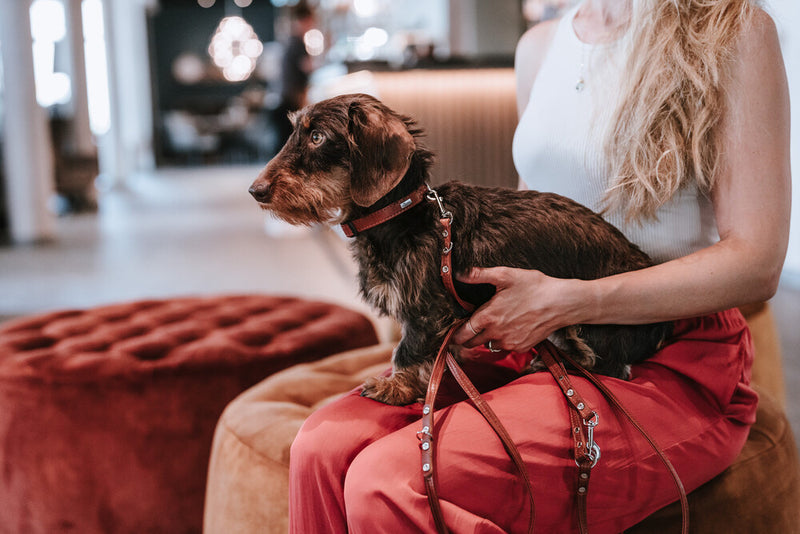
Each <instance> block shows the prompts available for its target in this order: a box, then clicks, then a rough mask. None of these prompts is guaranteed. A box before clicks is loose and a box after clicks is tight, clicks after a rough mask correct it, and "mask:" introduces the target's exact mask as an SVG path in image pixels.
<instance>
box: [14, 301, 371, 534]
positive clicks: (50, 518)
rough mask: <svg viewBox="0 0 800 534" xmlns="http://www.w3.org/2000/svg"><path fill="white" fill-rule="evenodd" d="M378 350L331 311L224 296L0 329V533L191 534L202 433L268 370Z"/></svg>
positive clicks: (198, 509) (201, 480)
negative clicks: (364, 349)
mask: <svg viewBox="0 0 800 534" xmlns="http://www.w3.org/2000/svg"><path fill="white" fill-rule="evenodd" d="M376 342H377V337H376V335H375V331H374V329H373V326H372V324H371V323H370V321H369V320H368V319H367V318H365V317H364V316H362V315H361V314H358V313H356V312H354V311H350V310H347V309H344V308H341V307H339V306H336V305H332V304H326V303H321V302H310V301H305V300H300V299H295V298H278V297H267V296H227V297H213V298H180V299H171V300H163V301H157V300H150V301H141V302H133V303H127V304H120V305H114V306H106V307H100V308H95V309H91V310H84V311H77V310H76V311H63V312H56V313H49V314H44V315H39V316H35V317H31V318H26V319H21V320H17V321H12V322H9V323H6V324H4V325H2V327H0V466H1V467H2V472H0V533H2V534H12V533H48V534H50V533H55V532H79V533H81V534H92V533H100V532H103V533H106V532H113V533H137V534H138V533H144V532H152V533H156V532H158V533H170V534H178V533H185V532H187V533H188V532H199V531H200V530H201V525H202V517H203V511H202V507H203V496H204V491H205V482H206V472H207V466H208V457H209V451H210V448H211V439H212V434H213V431H214V426H215V424H216V422H217V420H218V419H219V416H220V414H221V413H222V411H223V409H224V407H225V405H226V404H227V403H228V402H229V401H230V400H231V399H233V398H234V397H235V396H236V395H237V394H239V393H240V392H242V391H243V390H245V389H246V388H248V387H249V386H251V385H253V384H255V383H257V382H259V381H260V380H261V379H263V378H264V377H266V376H268V375H270V374H272V373H273V372H275V371H277V370H279V369H283V368H285V367H288V366H290V365H293V364H295V363H298V362H307V361H311V360H316V359H319V358H321V357H324V356H328V355H330V354H334V353H338V352H342V351H344V350H348V349H352V348H355V347H359V346H364V345H372V344H374V343H376Z"/></svg>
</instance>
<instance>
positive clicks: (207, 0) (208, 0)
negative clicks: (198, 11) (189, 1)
mask: <svg viewBox="0 0 800 534" xmlns="http://www.w3.org/2000/svg"><path fill="white" fill-rule="evenodd" d="M214 2H216V0H197V3H198V4H200V7H211V6H213V5H214Z"/></svg>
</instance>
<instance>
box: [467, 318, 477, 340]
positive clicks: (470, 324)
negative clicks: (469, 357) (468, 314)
mask: <svg viewBox="0 0 800 534" xmlns="http://www.w3.org/2000/svg"><path fill="white" fill-rule="evenodd" d="M467 326H468V327H469V329H470V330H472V333H473V334H475V335H476V336H477V335H478V334H479V332H476V331H475V329H474V328H473V327H472V323H471V322H469V319H467Z"/></svg>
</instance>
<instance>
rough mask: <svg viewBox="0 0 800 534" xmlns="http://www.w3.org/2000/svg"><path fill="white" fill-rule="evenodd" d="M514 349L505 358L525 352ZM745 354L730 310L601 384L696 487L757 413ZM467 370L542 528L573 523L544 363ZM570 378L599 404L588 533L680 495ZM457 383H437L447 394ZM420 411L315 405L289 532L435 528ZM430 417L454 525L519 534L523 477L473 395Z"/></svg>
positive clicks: (298, 448)
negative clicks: (526, 477) (509, 442)
mask: <svg viewBox="0 0 800 534" xmlns="http://www.w3.org/2000/svg"><path fill="white" fill-rule="evenodd" d="M510 356H511V359H510V360H509V361H511V362H512V363H513V361H515V360H514V357H515V356H516V357H517V360H518V359H519V355H514V354H512V355H510ZM752 357H753V356H752V343H751V340H750V333H749V331H748V329H747V326H746V324H745V321H744V319H743V318H742V316H741V314H740V313H739V312H738V311H736V310H731V311H727V312H722V313H718V314H714V315H710V316H706V317H700V318H695V319H688V320H682V321H678V322H677V324H676V328H675V331H674V334H673V338H672V339H671V342H670V343H669V344H668V345H667V346H666V347H664V348H663V349H662V350H661V351H659V353H658V354H656V355H655V356H654V357H653V358H651V359H649V360H647V361H646V362H644V363H641V364H638V365H635V366H634V367H633V374H632V377H631V379H630V380H629V381H623V380H617V379H613V378H603V382H604V383H605V384H606V385H607V386H608V387H609V388H611V390H612V391H613V392H614V393H615V394H616V395H617V397H619V399H620V400H621V401H622V403H623V404H624V405H625V406H626V407H627V408H628V410H629V411H630V412H631V413H632V414H633V415H634V417H636V418H637V419H638V420H639V422H640V423H641V424H642V425H643V426H644V427H645V429H646V430H647V431H648V432H649V433H650V435H651V436H653V438H654V439H655V440H656V442H657V443H658V444H659V445H660V446H661V448H662V449H663V450H664V451H665V452H666V453H667V455H668V457H669V458H670V460H671V461H672V463H673V464H674V466H675V468H676V469H677V471H678V473H679V474H680V477H681V479H682V480H683V483H684V485H685V487H686V490H687V491H691V490H693V489H695V488H697V487H698V486H700V485H701V484H703V483H704V482H706V481H708V480H710V479H711V478H712V477H714V476H715V475H717V474H719V473H720V472H722V471H723V470H724V469H725V468H726V467H727V466H728V465H730V464H731V462H732V461H733V460H734V459H735V457H736V455H737V454H738V453H739V452H740V450H741V448H742V446H743V445H744V442H745V440H746V438H747V434H748V430H749V426H750V425H751V424H752V423H753V422H754V421H755V411H756V405H757V403H758V397H757V395H756V394H755V392H754V391H753V390H752V389H750V387H749V385H748V384H749V380H750V366H751V363H752ZM506 363H508V362H506ZM510 366H511V367H514V365H510ZM474 367H480V366H473V368H472V369H467V371H468V373H469V374H470V376H471V377H473V379H474V380H476V381H477V380H478V378H477V377H478V376H480V377H481V380H480V384H477V383H476V385H479V387H480V388H481V389H482V390H484V391H486V390H489V389H491V388H492V387H495V389H491V390H490V391H488V392H486V393H485V394H484V398H485V399H486V400H487V401H488V402H489V404H490V405H491V406H492V408H493V409H494V411H495V412H496V413H497V415H498V416H499V418H500V420H501V421H502V422H503V424H504V425H505V427H506V428H507V429H508V431H509V433H510V434H511V437H512V438H513V439H514V442H515V443H516V444H517V446H518V448H519V450H520V453H521V454H522V456H523V459H524V460H525V462H526V464H527V466H528V469H529V473H530V476H531V479H532V482H533V487H534V498H535V506H536V510H535V513H536V517H535V528H536V531H537V532H542V533H566V532H575V531H577V522H576V519H575V506H576V504H575V499H574V481H575V477H576V466H575V462H574V461H573V459H572V456H571V454H572V452H571V446H572V442H571V437H570V433H569V429H570V423H569V415H568V408H567V404H566V401H565V399H564V397H563V395H562V393H561V392H560V390H559V389H558V387H557V386H556V385H555V382H554V380H553V377H552V376H551V375H550V374H549V373H547V372H540V373H535V374H529V375H525V376H522V377H518V378H516V379H513V377H514V376H518V375H516V374H515V373H514V371H512V370H511V369H508V368H504V367H502V366H498V365H488V364H484V365H483V368H482V369H480V373H479V375H476V372H475V371H476V370H475V368H474ZM505 382H508V383H505ZM504 383H505V384H504ZM503 384H504V385H503ZM573 384H574V386H575V388H576V389H578V390H579V391H580V392H581V394H582V395H583V396H584V398H585V399H586V400H587V401H588V403H589V404H590V405H591V406H593V407H594V408H595V410H596V411H597V412H598V414H599V425H598V426H597V428H596V429H595V440H596V442H597V443H598V444H599V446H600V448H601V451H602V456H601V459H600V461H599V462H598V464H597V466H596V467H595V468H594V469H593V470H592V477H591V483H590V485H589V498H588V516H589V526H590V532H591V533H592V534H600V533H616V532H621V531H622V530H624V529H626V528H628V527H630V526H632V525H634V524H636V523H637V522H639V521H641V520H642V519H644V518H645V517H646V516H648V515H650V514H651V513H653V512H655V511H656V510H658V509H659V508H661V507H663V506H665V505H667V504H669V503H670V502H672V501H675V500H677V498H678V494H677V490H676V489H675V486H674V484H673V482H672V479H671V478H670V476H669V473H668V472H667V470H666V469H665V468H664V466H663V465H662V464H661V462H660V460H659V459H658V457H657V456H656V455H655V453H654V452H653V450H652V449H651V448H650V446H649V445H648V444H647V442H646V441H645V440H644V439H643V438H642V437H641V436H640V435H639V434H638V433H637V432H636V430H635V429H633V428H632V427H631V426H630V424H629V423H628V422H627V421H626V420H624V419H623V418H622V417H621V416H618V415H617V414H616V413H615V411H614V409H613V408H612V407H610V406H609V405H608V403H607V402H606V401H605V400H604V399H603V397H602V395H600V394H599V393H598V392H597V390H596V389H595V388H594V387H593V386H592V385H591V384H590V383H588V382H587V381H586V380H585V379H583V378H581V377H575V378H573ZM498 385H499V386H501V387H498ZM456 388H457V386H454V383H450V384H449V385H445V384H443V389H447V390H449V391H450V392H451V396H452V395H456V393H455V389H456ZM445 393H447V392H446V391H445ZM453 400H454V399H451V402H452V401H453ZM437 405H438V406H442V400H439V401H438V402H437ZM420 414H421V405H420V404H414V405H410V406H400V407H398V406H387V405H384V404H381V403H378V402H375V401H372V400H370V399H366V398H363V397H360V396H359V395H358V391H357V390H356V391H353V392H351V393H350V394H348V395H346V396H345V397H343V398H341V399H340V400H337V401H335V402H333V403H331V404H329V405H327V406H325V407H323V408H321V409H319V410H318V411H316V412H315V413H314V414H312V415H311V417H309V419H308V420H307V421H306V422H305V424H304V425H303V427H302V429H301V430H300V433H299V434H298V436H297V438H296V440H295V442H294V444H293V445H292V450H291V466H290V497H289V505H290V531H291V532H293V533H298V534H312V533H316V532H319V533H340V532H354V533H360V532H365V533H366V532H369V533H372V534H375V533H381V532H386V533H391V534H396V533H398V532H435V531H436V529H435V527H434V523H433V520H432V516H431V512H430V509H429V507H428V502H427V498H426V493H425V486H424V482H423V478H422V472H421V470H420V451H419V441H418V440H417V437H416V432H417V431H418V430H419V429H420V424H419V420H420ZM436 424H437V440H438V442H437V445H436V446H437V449H436V451H437V465H436V468H437V477H438V480H437V483H438V488H439V493H440V497H441V500H442V511H443V515H444V518H445V521H446V522H447V524H448V527H449V528H450V530H451V532H454V533H502V532H509V533H516V532H525V531H526V528H527V522H528V514H529V506H528V501H527V496H526V494H525V490H524V487H523V485H522V483H521V481H520V478H519V475H518V474H517V473H516V471H515V469H514V467H513V464H512V463H511V461H510V460H509V458H508V455H507V453H506V451H505V450H504V449H503V446H502V445H501V443H500V441H499V440H498V438H497V437H496V436H495V434H494V432H492V430H491V429H490V428H489V426H488V425H487V424H486V422H485V421H484V419H483V418H482V417H481V415H480V414H479V413H478V412H477V411H476V410H475V408H474V407H473V406H472V405H471V404H469V403H468V402H453V403H452V404H450V405H449V406H447V407H444V408H440V409H439V410H438V411H437V413H436Z"/></svg>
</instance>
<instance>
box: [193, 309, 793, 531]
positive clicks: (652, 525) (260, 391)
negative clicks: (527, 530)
mask: <svg viewBox="0 0 800 534" xmlns="http://www.w3.org/2000/svg"><path fill="white" fill-rule="evenodd" d="M755 311H756V314H757V315H759V314H761V315H759V317H762V318H763V314H766V313H769V310H768V308H759V309H758V310H755ZM752 317H753V316H752V315H751V316H750V317H749V318H748V320H750V318H752ZM759 317H756V319H758V318H759ZM751 324H754V323H751ZM772 328H773V326H772V323H771V322H767V323H763V324H762V326H759V327H758V329H757V330H755V329H754V337H755V338H756V346H757V347H766V346H767V344H765V342H766V341H767V339H766V338H769V337H770V336H773V335H774V330H772ZM392 348H393V345H391V344H384V345H376V346H373V347H368V348H362V349H358V350H354V351H350V352H347V353H343V354H339V355H336V356H331V357H329V358H326V359H324V360H321V361H318V362H314V363H310V364H304V365H298V366H295V367H292V368H291V369H287V370H285V371H282V372H280V373H277V374H275V375H274V376H272V377H270V378H269V379H267V380H264V381H263V382H261V383H260V384H258V385H256V386H254V387H253V388H251V389H249V390H248V391H246V392H245V393H243V394H242V395H240V396H239V397H238V398H237V399H236V400H235V401H234V402H232V403H231V404H230V405H229V406H228V407H227V408H226V410H225V412H224V413H223V415H222V418H221V419H220V421H219V423H218V425H217V430H216V433H215V436H214V444H213V449H212V454H211V462H210V466H209V477H208V488H207V491H206V508H205V520H204V532H205V533H206V534H243V533H256V532H258V533H268V534H272V533H275V534H278V533H285V532H286V531H287V526H288V525H287V513H288V502H287V498H288V497H287V496H288V473H289V449H290V446H291V442H292V440H293V439H294V436H295V435H296V433H297V431H298V430H299V428H300V426H301V425H302V423H303V421H304V420H305V419H306V417H308V415H309V414H310V413H311V412H312V411H313V410H314V409H316V408H317V407H319V406H321V405H323V404H325V403H327V402H330V401H331V400H332V399H334V398H336V397H338V396H339V395H341V394H342V393H344V392H346V391H349V390H350V389H352V388H354V387H356V386H358V385H359V384H360V383H361V382H362V381H363V380H364V379H365V378H367V377H369V376H374V375H376V374H379V373H381V372H382V371H384V370H385V369H386V368H387V367H388V365H389V359H390V356H391V351H392ZM756 358H757V360H758V356H757V357H756ZM776 358H777V359H779V353H778V354H777V356H776V355H769V356H766V357H765V358H764V359H763V360H762V363H764V362H767V363H769V362H772V363H774V360H775V359H776ZM768 375H769V376H770V377H771V378H770V380H776V379H775V376H774V373H768ZM756 388H757V389H758V391H759V393H760V394H761V402H760V405H759V409H758V414H757V422H756V424H755V425H754V426H753V427H752V429H751V432H750V437H749V439H748V441H747V444H746V445H745V448H744V450H743V451H742V453H741V454H740V455H739V457H738V458H737V460H736V462H735V463H734V465H732V466H731V467H730V468H729V469H728V470H726V471H725V472H724V473H723V474H722V475H720V476H719V477H717V478H715V479H714V480H713V481H711V482H709V483H708V484H706V485H704V486H703V487H701V488H699V489H698V490H696V491H695V492H693V493H692V494H691V495H690V496H689V502H690V506H691V510H692V515H691V519H692V525H693V526H692V532H695V533H703V534H706V533H707V534H718V533H728V532H730V533H733V532H735V533H744V534H746V533H753V534H763V533H772V532H781V533H795V532H800V506H798V505H800V463H799V462H798V457H797V448H796V446H795V443H794V438H793V434H792V432H791V429H790V427H789V423H788V421H787V419H786V416H785V414H784V413H783V408H782V405H781V402H779V401H778V400H776V399H775V397H774V396H773V395H772V394H771V393H770V392H768V391H767V390H766V389H765V388H764V387H760V386H756ZM779 393H780V392H779ZM629 532H631V533H635V534H640V533H661V532H665V533H666V532H680V507H678V506H673V505H671V506H668V507H666V508H664V509H663V510H661V511H659V512H658V513H656V514H655V515H653V516H651V517H650V518H648V519H647V520H646V521H644V522H643V523H641V524H640V525H637V526H636V527H634V528H632V529H630V530H629Z"/></svg>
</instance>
